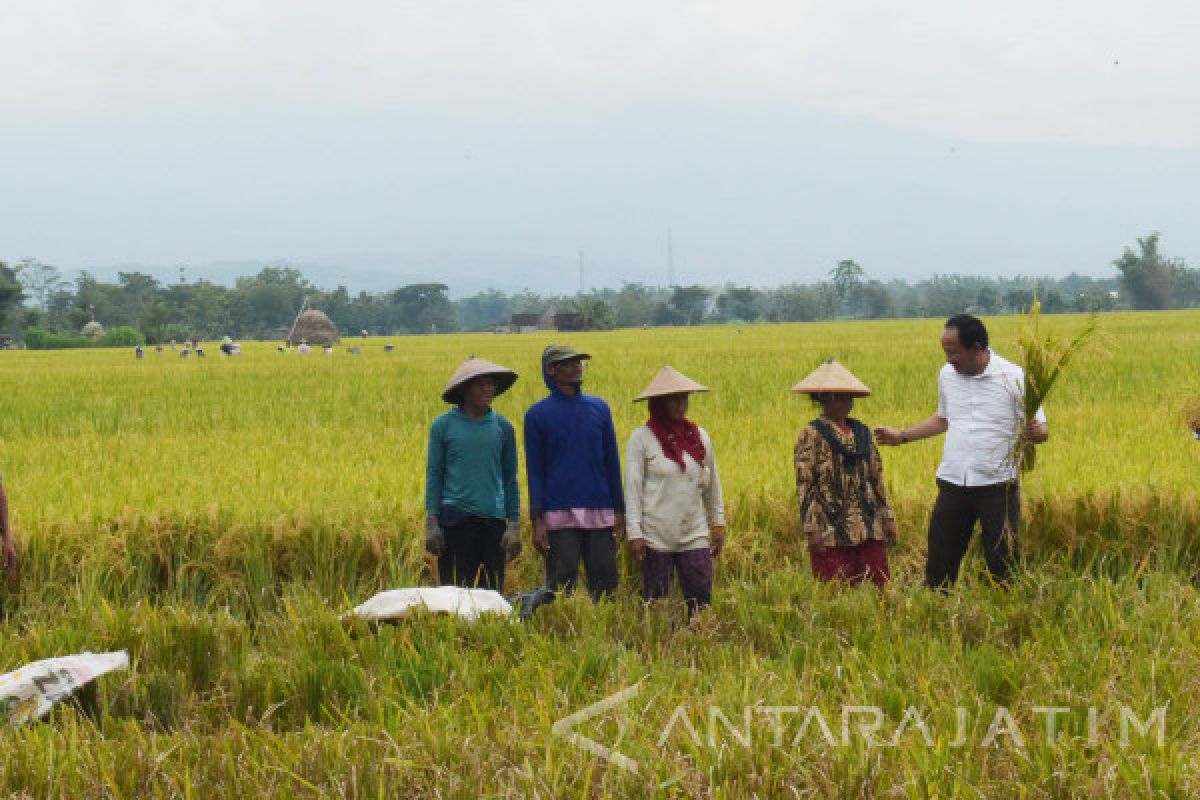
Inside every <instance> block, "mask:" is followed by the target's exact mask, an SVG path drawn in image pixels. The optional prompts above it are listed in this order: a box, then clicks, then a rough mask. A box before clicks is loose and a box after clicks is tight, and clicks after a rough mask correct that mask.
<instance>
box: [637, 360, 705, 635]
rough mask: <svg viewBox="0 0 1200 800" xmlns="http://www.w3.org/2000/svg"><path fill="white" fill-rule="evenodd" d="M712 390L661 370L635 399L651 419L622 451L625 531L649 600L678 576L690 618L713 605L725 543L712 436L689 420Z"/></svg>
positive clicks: (669, 370) (681, 376) (665, 592)
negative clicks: (700, 396)
mask: <svg viewBox="0 0 1200 800" xmlns="http://www.w3.org/2000/svg"><path fill="white" fill-rule="evenodd" d="M707 391H708V387H707V386H702V385H700V384H699V383H696V382H695V381H693V380H692V379H691V378H688V377H686V376H685V375H683V374H681V373H679V372H678V371H676V370H674V369H672V368H671V367H663V368H662V370H661V371H660V372H659V373H658V375H657V376H655V378H654V380H653V381H651V382H650V385H649V386H647V387H646V389H645V391H643V392H642V393H641V394H640V395H638V396H637V397H636V398H635V402H636V401H638V400H648V401H649V407H650V418H649V419H648V420H647V421H646V424H645V425H643V426H642V427H640V428H638V429H637V430H636V431H634V432H633V435H631V436H630V437H629V444H628V445H627V446H626V448H625V513H626V517H625V525H626V536H627V538H628V540H629V552H630V554H631V555H632V556H633V557H634V558H635V559H637V560H638V561H639V562H641V565H642V580H643V594H644V596H645V597H646V599H647V600H654V599H656V598H660V597H665V596H666V595H667V592H668V591H669V590H670V587H671V579H672V576H673V575H677V576H678V578H679V585H680V588H681V589H682V591H683V599H684V602H686V603H687V608H688V615H689V616H691V615H692V614H693V613H695V612H696V610H697V609H700V608H703V607H705V606H707V605H708V604H709V603H710V602H711V601H712V582H713V566H712V563H713V558H715V557H716V556H717V555H718V554H720V552H721V548H722V546H723V545H724V544H725V505H724V502H723V501H722V499H721V480H720V478H719V477H718V476H717V462H716V458H715V457H714V455H713V446H712V440H710V439H709V438H708V433H707V432H706V431H705V430H704V429H703V428H701V427H699V426H697V425H696V424H695V423H694V422H692V421H691V420H689V419H688V418H687V411H688V397H689V396H690V395H691V394H692V393H694V392H707Z"/></svg>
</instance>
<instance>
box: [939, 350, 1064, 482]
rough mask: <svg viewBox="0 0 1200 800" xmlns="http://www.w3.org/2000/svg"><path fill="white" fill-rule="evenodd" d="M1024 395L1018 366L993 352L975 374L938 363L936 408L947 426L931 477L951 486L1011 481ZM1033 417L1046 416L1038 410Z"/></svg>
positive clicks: (1022, 417)
mask: <svg viewBox="0 0 1200 800" xmlns="http://www.w3.org/2000/svg"><path fill="white" fill-rule="evenodd" d="M1024 396H1025V372H1024V370H1022V369H1021V368H1020V367H1019V366H1017V365H1016V364H1014V363H1012V362H1011V361H1009V360H1008V359H1006V358H1002V357H1001V356H998V355H996V354H995V353H994V352H993V353H991V358H990V359H989V360H988V365H987V368H986V369H984V371H983V372H981V373H980V374H978V375H962V374H960V373H959V372H958V371H956V370H955V369H954V367H952V366H950V365H949V364H947V365H946V366H944V367H942V371H941V372H940V373H938V410H937V413H938V416H939V417H941V418H942V419H944V420H946V422H947V428H946V444H945V449H944V450H943V451H942V463H941V465H940V466H938V471H937V476H938V477H939V478H941V479H942V480H944V481H947V482H949V483H953V484H955V485H957V486H988V485H991V484H994V483H1005V482H1006V481H1011V480H1015V479H1016V477H1017V469H1016V465H1015V464H1014V463H1013V460H1012V448H1013V443H1014V442H1015V441H1016V437H1017V434H1018V432H1019V431H1020V428H1021V424H1022V422H1023V420H1024V418H1025V401H1024ZM1035 419H1037V420H1038V421H1039V422H1045V421H1046V414H1045V413H1044V412H1043V411H1042V409H1040V408H1039V409H1038V412H1037V415H1036V416H1035Z"/></svg>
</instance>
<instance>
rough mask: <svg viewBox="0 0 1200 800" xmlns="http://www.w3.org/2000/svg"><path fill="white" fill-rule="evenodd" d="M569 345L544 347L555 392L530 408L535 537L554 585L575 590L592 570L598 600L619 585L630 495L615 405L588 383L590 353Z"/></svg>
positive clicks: (591, 587) (528, 455)
mask: <svg viewBox="0 0 1200 800" xmlns="http://www.w3.org/2000/svg"><path fill="white" fill-rule="evenodd" d="M589 358H591V356H589V355H588V354H587V353H580V352H579V351H577V350H575V349H574V348H571V347H568V346H566V345H559V344H556V345H550V346H549V347H547V348H546V349H545V350H544V351H543V352H542V377H543V379H544V380H545V382H546V387H547V388H548V389H549V390H550V396H549V397H546V398H545V399H543V400H540V401H539V402H537V403H535V404H534V405H533V407H531V408H530V409H529V411H527V412H526V413H525V469H526V473H527V476H528V479H529V516H530V521H531V522H532V524H533V544H534V547H536V548H537V549H538V550H539V551H541V552H542V553H543V554H544V555H545V557H546V585H547V586H548V587H549V588H550V589H555V590H557V589H560V588H561V589H563V590H565V591H567V592H570V591H571V590H573V589H574V588H575V582H576V580H577V578H578V575H579V562H580V561H582V562H583V567H584V570H585V571H586V573H587V587H588V592H589V593H590V594H591V596H592V599H593V600H598V599H600V598H601V597H603V596H605V595H608V594H610V593H612V592H613V591H614V590H615V589H616V588H617V542H616V537H617V536H618V535H623V534H624V529H625V496H624V493H623V489H622V484H621V456H620V452H619V451H618V449H617V433H616V430H615V429H614V428H613V421H612V412H611V411H609V408H608V404H607V403H605V402H604V401H603V400H601V399H600V398H598V397H592V396H590V395H585V394H584V393H583V390H582V385H583V372H584V366H585V361H586V360H587V359H589Z"/></svg>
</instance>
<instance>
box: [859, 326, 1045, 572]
mask: <svg viewBox="0 0 1200 800" xmlns="http://www.w3.org/2000/svg"><path fill="white" fill-rule="evenodd" d="M942 351H943V352H944V353H945V354H946V366H944V367H942V370H941V372H940V373H939V374H938V409H937V413H935V414H934V415H933V416H931V417H929V418H928V419H926V420H924V421H922V422H918V423H917V424H916V425H912V426H909V427H907V428H900V429H897V428H889V427H887V426H881V427H878V428H876V429H875V439H876V441H878V442H879V443H880V444H885V445H892V446H895V445H901V444H907V443H908V442H915V441H919V440H921V439H927V438H929V437H931V436H937V435H938V434H941V433H945V434H946V443H945V448H944V450H943V453H942V463H941V465H940V466H938V470H937V484H938V497H937V503H936V504H935V505H934V507H933V515H932V516H931V517H930V520H929V551H928V554H927V556H926V561H925V583H926V584H927V585H928V586H929V587H931V588H945V587H947V586H950V585H951V584H953V583H954V582H955V580H957V579H958V569H959V565H960V564H961V563H962V559H963V556H965V555H966V553H967V546H968V545H969V544H970V542H971V534H972V533H973V532H974V530H975V523H976V521H978V522H979V524H980V528H981V530H982V537H983V553H984V559H985V560H986V561H987V567H988V571H989V572H990V573H991V575H992V578H994V579H995V580H996V581H997V582H1000V583H1004V582H1007V581H1008V579H1009V577H1010V576H1011V575H1012V569H1013V566H1014V565H1015V564H1016V561H1017V557H1018V550H1017V531H1018V529H1019V527H1020V513H1021V498H1020V489H1019V485H1018V480H1017V479H1018V475H1017V466H1016V464H1014V463H1013V459H1012V457H1011V453H1012V449H1013V443H1014V441H1015V440H1016V437H1017V434H1018V433H1019V432H1020V430H1021V428H1022V426H1024V428H1025V431H1026V434H1027V435H1028V437H1029V439H1030V440H1031V441H1033V442H1034V443H1037V444H1040V443H1042V442H1044V441H1046V439H1047V438H1048V437H1049V435H1050V430H1049V428H1048V427H1047V426H1046V416H1045V414H1044V413H1043V412H1042V410H1041V409H1039V410H1038V413H1037V415H1036V416H1035V418H1034V419H1033V420H1032V421H1030V422H1028V424H1026V422H1025V419H1024V400H1023V391H1024V385H1025V382H1024V373H1023V371H1022V370H1021V368H1020V367H1019V366H1017V365H1016V364H1013V363H1012V362H1011V361H1008V360H1007V359H1005V358H1002V357H1001V356H999V355H997V354H996V353H993V352H992V351H991V349H990V348H989V347H988V333H987V328H985V327H984V325H983V322H982V321H981V320H979V319H978V318H976V317H973V316H971V315H970V314H957V315H955V316H953V317H951V318H950V319H948V320H946V327H945V328H944V329H943V331H942Z"/></svg>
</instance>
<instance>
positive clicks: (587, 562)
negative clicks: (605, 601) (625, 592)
mask: <svg viewBox="0 0 1200 800" xmlns="http://www.w3.org/2000/svg"><path fill="white" fill-rule="evenodd" d="M548 535H549V538H550V550H549V552H548V553H546V586H548V587H549V588H551V589H555V590H558V589H561V590H562V591H563V592H566V593H569V592H571V591H573V590H574V589H575V582H576V580H577V579H578V577H579V562H580V561H581V560H582V561H583V568H584V571H585V572H586V573H587V587H588V594H590V595H591V596H592V599H593V600H599V599H600V598H601V597H604V596H605V595H609V594H612V593H613V592H614V591H616V588H617V540H616V537H615V536H614V535H613V530H612V528H562V529H559V530H553V531H549V532H548Z"/></svg>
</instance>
